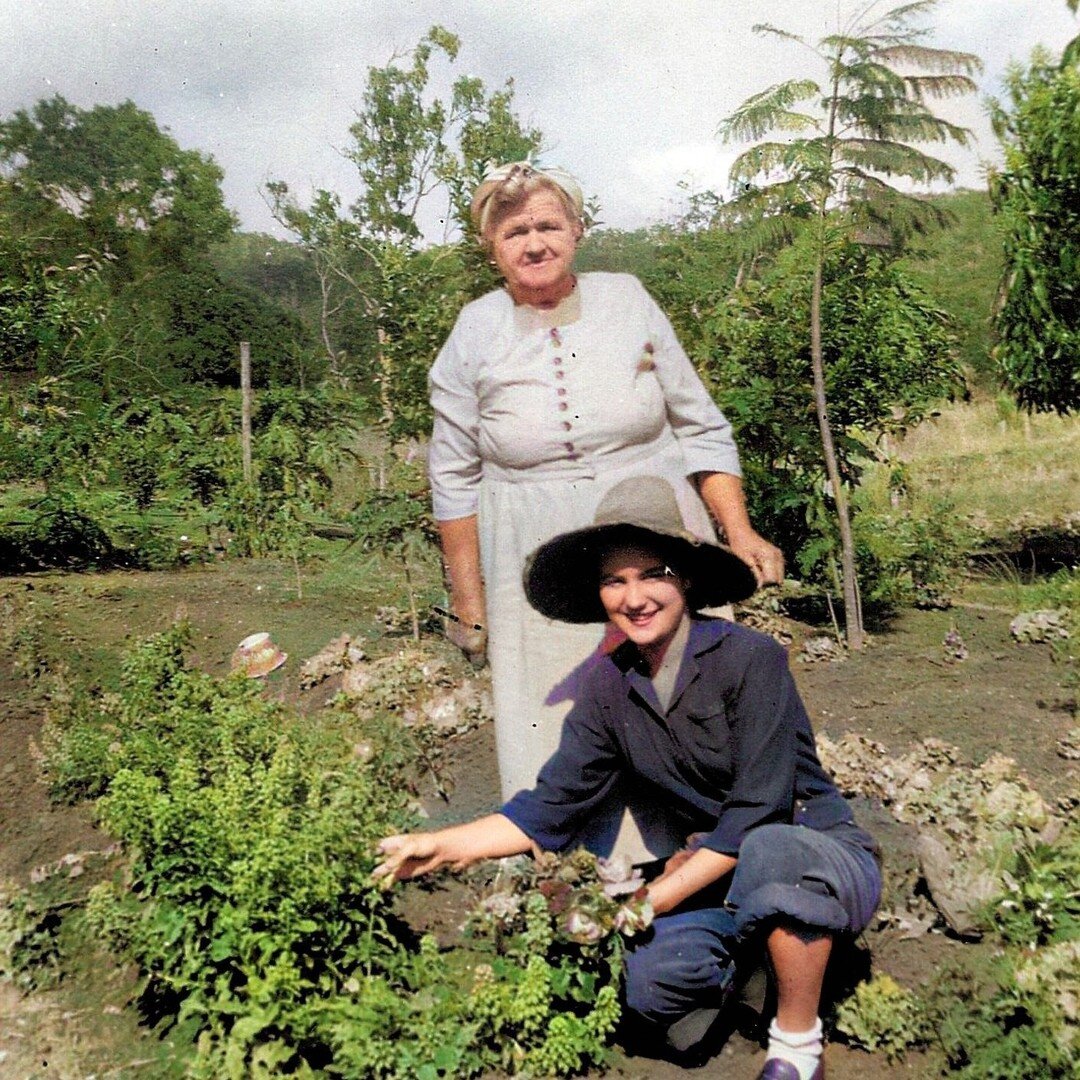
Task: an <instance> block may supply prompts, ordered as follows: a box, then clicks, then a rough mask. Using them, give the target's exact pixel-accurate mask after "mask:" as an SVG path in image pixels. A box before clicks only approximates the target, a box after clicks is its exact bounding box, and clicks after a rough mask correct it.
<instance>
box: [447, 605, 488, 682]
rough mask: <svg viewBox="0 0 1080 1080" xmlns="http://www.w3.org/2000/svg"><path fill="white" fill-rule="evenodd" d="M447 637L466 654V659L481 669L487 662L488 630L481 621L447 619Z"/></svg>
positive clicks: (477, 668)
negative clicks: (470, 621) (469, 621)
mask: <svg viewBox="0 0 1080 1080" xmlns="http://www.w3.org/2000/svg"><path fill="white" fill-rule="evenodd" d="M446 637H447V639H448V640H449V641H450V642H451V644H453V645H456V646H457V647H458V648H459V649H460V650H461V651H462V653H464V655H465V659H466V660H468V661H469V663H470V664H471V665H472V666H473V668H475V669H476V670H479V669H480V668H482V667H483V666H484V664H485V663H486V662H487V631H486V630H485V629H484V628H483V627H482V626H481V625H480V624H479V623H468V622H458V621H455V619H453V618H448V619H447V620H446Z"/></svg>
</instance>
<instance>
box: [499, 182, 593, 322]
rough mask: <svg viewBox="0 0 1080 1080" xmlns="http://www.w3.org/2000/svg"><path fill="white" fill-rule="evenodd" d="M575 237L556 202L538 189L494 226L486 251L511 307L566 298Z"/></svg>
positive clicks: (576, 228)
mask: <svg viewBox="0 0 1080 1080" xmlns="http://www.w3.org/2000/svg"><path fill="white" fill-rule="evenodd" d="M580 234H581V230H580V226H579V225H578V224H577V222H575V221H572V220H571V219H570V218H569V216H568V215H567V213H566V208H565V206H564V205H563V203H562V200H561V199H559V197H558V196H557V195H556V194H555V193H554V192H551V191H548V190H545V189H544V188H540V189H538V190H537V191H534V192H533V193H532V194H531V195H529V196H528V198H526V200H525V202H524V203H522V205H521V206H520V207H519V208H518V209H517V210H513V211H511V212H510V213H509V214H507V215H506V216H505V217H503V218H500V219H499V220H498V221H496V222H495V224H494V225H493V226H492V229H491V251H492V255H493V256H494V257H495V265H496V266H497V267H498V268H499V271H500V272H501V273H502V275H503V277H505V278H506V284H507V287H508V288H509V290H510V295H511V296H512V297H513V298H514V301H515V303H518V304H532V305H533V306H544V305H551V304H555V303H558V301H560V300H562V299H563V298H564V297H565V296H568V295H569V293H570V291H571V289H572V288H573V287H574V278H573V273H572V268H573V264H574V252H575V251H576V250H577V242H578V238H579V236H580Z"/></svg>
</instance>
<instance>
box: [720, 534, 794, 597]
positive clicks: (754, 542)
mask: <svg viewBox="0 0 1080 1080" xmlns="http://www.w3.org/2000/svg"><path fill="white" fill-rule="evenodd" d="M727 542H728V547H730V548H731V550H732V551H734V552H735V554H736V555H738V556H739V558H740V559H742V561H743V562H744V563H746V565H747V566H749V567H750V569H751V570H753V572H754V577H756V578H757V583H758V585H759V586H760V585H779V584H780V583H781V582H782V581H783V580H784V553H783V552H782V551H781V550H780V549H779V548H778V547H776V546H775V545H774V544H770V543H769V541H768V540H766V539H765V537H763V536H761V535H759V534H758V533H756V532H754V531H753V530H752V529H750V530H748V531H746V532H743V533H738V534H736V535H734V536H729V537H728V538H727Z"/></svg>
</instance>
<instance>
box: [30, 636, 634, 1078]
mask: <svg viewBox="0 0 1080 1080" xmlns="http://www.w3.org/2000/svg"><path fill="white" fill-rule="evenodd" d="M187 639H188V633H187V631H186V630H185V628H184V627H182V626H178V627H174V628H173V629H171V630H169V631H167V632H165V633H164V634H161V635H158V636H157V637H155V638H152V639H150V640H149V641H147V642H145V643H144V644H142V645H140V646H139V647H137V648H136V649H135V650H134V651H133V652H132V653H131V654H130V656H129V657H128V658H127V660H126V662H125V664H124V669H123V674H122V680H121V688H120V691H119V692H118V693H116V694H113V695H99V696H96V697H94V696H87V695H70V696H69V699H68V705H67V711H66V716H64V717H57V718H56V719H55V720H54V722H53V725H52V727H51V730H50V737H49V739H48V740H46V744H45V750H46V768H47V771H48V773H49V775H50V777H51V779H52V782H53V785H54V789H55V790H57V791H59V792H62V793H64V794H66V795H68V796H69V797H72V796H76V795H78V794H86V795H96V796H99V802H98V806H99V810H100V814H101V818H102V822H103V824H104V825H105V827H106V828H107V829H108V830H109V832H110V833H111V834H113V835H114V836H115V837H116V838H117V839H118V840H119V841H120V842H121V845H122V847H123V849H124V851H125V852H126V853H127V857H128V859H129V863H130V864H129V866H128V867H127V868H126V869H125V871H124V873H123V874H122V875H121V876H120V877H118V879H117V880H114V881H109V882H104V883H101V884H98V885H96V886H95V887H94V888H93V889H92V890H91V891H90V895H89V899H88V902H87V919H88V922H89V924H90V925H91V926H92V927H94V928H95V930H96V931H97V932H98V933H99V934H101V935H102V936H103V937H104V938H105V939H106V940H107V941H108V942H110V943H111V945H112V946H113V947H114V948H115V949H117V950H119V951H120V953H121V954H122V955H124V956H126V957H128V958H130V959H131V960H132V961H134V962H135V963H136V964H137V965H138V967H139V968H140V970H141V971H142V973H143V983H142V993H141V998H140V1003H141V1006H142V1008H143V1010H144V1012H145V1013H146V1014H147V1015H148V1016H150V1017H151V1018H155V1019H165V1020H168V1021H170V1022H173V1023H175V1024H177V1025H178V1027H177V1028H176V1031H177V1033H178V1036H179V1035H180V1034H187V1035H188V1036H190V1037H191V1039H192V1042H193V1048H192V1055H193V1058H192V1063H191V1072H192V1075H194V1076H199V1077H206V1078H210V1077H213V1078H215V1080H217V1078H220V1077H238V1078H239V1077H248V1076H270V1075H295V1076H304V1075H307V1076H311V1075H315V1074H321V1075H328V1074H329V1075H345V1076H365V1077H369V1076H370V1077H387V1078H395V1080H406V1078H408V1080H413V1078H415V1077H432V1078H434V1077H439V1076H455V1077H457V1076H461V1077H467V1076H478V1075H480V1074H482V1073H484V1072H485V1071H490V1070H492V1069H501V1070H504V1071H508V1072H511V1073H527V1074H529V1075H558V1074H567V1073H573V1072H578V1071H580V1070H581V1069H583V1068H587V1067H589V1066H591V1065H593V1064H597V1063H599V1062H601V1061H603V1060H604V1059H605V1056H606V1053H607V1044H608V1042H609V1040H610V1037H611V1034H612V1032H613V1030H614V1027H615V1024H616V1022H617V1020H618V1015H619V1005H618V999H617V992H616V987H617V981H618V974H619V964H620V958H621V955H622V933H624V932H630V930H631V929H633V927H635V926H640V925H642V924H643V923H644V921H647V917H648V913H647V911H646V910H643V902H642V897H641V896H640V895H639V896H636V897H634V898H632V899H631V900H630V901H626V902H617V901H615V900H612V899H610V898H609V897H608V896H607V895H606V893H605V891H604V883H603V881H602V880H601V875H600V868H599V867H598V865H597V862H596V860H595V859H593V858H592V857H591V856H583V855H578V856H574V857H571V858H569V859H566V860H560V859H557V858H554V857H552V858H550V859H545V860H541V861H539V862H537V863H535V864H534V863H532V862H529V861H525V862H523V863H522V864H521V866H520V867H519V868H518V870H516V871H508V872H507V873H506V874H504V875H503V876H502V877H501V878H500V884H499V888H498V889H497V890H496V891H495V892H494V893H492V894H491V895H490V896H489V898H488V901H487V902H486V903H485V905H483V907H482V909H481V911H480V912H479V913H478V914H477V917H476V918H475V919H474V920H473V921H472V924H471V927H472V928H471V935H470V937H469V938H468V939H467V940H465V941H463V942H462V943H461V944H460V945H459V946H458V947H456V948H453V949H449V950H445V951H442V950H440V949H439V948H438V946H437V945H436V944H435V943H434V941H433V940H431V939H423V940H420V941H417V940H416V938H415V935H414V934H413V933H412V931H411V930H410V929H409V928H408V926H407V925H405V924H404V923H402V922H401V921H400V919H399V918H398V916H397V915H396V914H395V907H394V904H395V894H394V892H393V891H391V890H387V889H385V888H384V887H382V885H381V884H380V883H376V882H375V881H373V879H372V878H371V871H372V869H373V868H374V865H375V862H376V858H377V856H376V853H375V849H376V842H377V840H378V839H380V838H381V837H383V836H385V835H388V834H391V833H396V832H400V831H401V830H402V829H403V828H407V827H408V826H409V825H410V824H411V822H412V814H411V810H410V807H409V798H410V792H409V789H408V785H407V784H405V783H403V782H402V777H403V776H404V775H406V774H407V773H408V772H409V771H410V766H409V764H408V763H405V762H403V761H402V754H403V747H407V746H408V745H409V742H408V740H404V739H403V738H402V737H401V728H400V725H399V724H397V722H396V721H394V720H393V718H392V717H390V716H388V715H386V714H383V715H381V716H380V717H378V718H376V719H377V721H378V722H376V723H372V724H370V725H369V726H368V727H366V728H362V729H357V728H355V727H350V724H354V723H355V721H353V720H352V719H351V718H350V717H348V716H347V715H346V714H341V715H333V716H330V717H327V718H326V722H325V723H313V722H312V721H311V719H310V718H309V719H308V720H306V721H305V722H304V723H298V722H296V720H295V719H294V718H293V717H292V716H291V715H290V714H289V713H288V712H287V711H286V710H285V709H284V708H283V707H282V706H281V705H280V704H276V703H274V702H271V701H268V700H267V699H266V698H265V697H264V696H263V695H262V693H261V692H260V688H259V686H258V685H257V684H256V683H254V682H253V681H252V680H246V679H244V678H242V677H240V676H238V675H235V676H230V677H228V678H225V679H213V678H211V677H209V676H207V675H204V674H200V673H198V672H195V671H192V670H190V669H189V667H188V666H187V664H186V663H185V658H184V650H185V646H186V643H187ZM360 734H363V735H364V736H366V738H365V740H364V742H363V743H362V744H361V743H358V742H357V741H356V737H357V736H358V735H360ZM361 746H362V750H361ZM418 767H419V765H418V763H415V762H414V763H411V771H413V772H415V771H416V769H417V768H418ZM409 887H410V888H416V887H421V886H409Z"/></svg>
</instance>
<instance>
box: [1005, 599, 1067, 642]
mask: <svg viewBox="0 0 1080 1080" xmlns="http://www.w3.org/2000/svg"><path fill="white" fill-rule="evenodd" d="M1068 616H1069V611H1068V608H1057V609H1055V610H1043V611H1022V612H1021V613H1020V614H1019V615H1017V616H1016V618H1015V619H1013V621H1012V622H1011V623H1009V633H1010V634H1012V636H1013V637H1014V638H1015V639H1016V640H1017V641H1018V642H1020V644H1022V645H1039V644H1043V643H1045V642H1049V641H1060V640H1062V639H1064V638H1067V637H1068V636H1069V627H1068V625H1067V622H1066V620H1067V619H1068Z"/></svg>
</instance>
